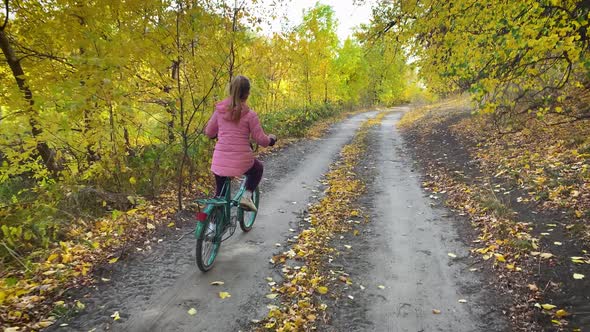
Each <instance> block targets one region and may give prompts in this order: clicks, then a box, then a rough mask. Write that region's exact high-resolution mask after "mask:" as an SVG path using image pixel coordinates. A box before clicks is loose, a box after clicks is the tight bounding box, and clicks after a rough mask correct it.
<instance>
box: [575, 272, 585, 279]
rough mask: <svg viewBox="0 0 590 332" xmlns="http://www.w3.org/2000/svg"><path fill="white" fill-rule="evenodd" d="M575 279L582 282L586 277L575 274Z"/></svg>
mask: <svg viewBox="0 0 590 332" xmlns="http://www.w3.org/2000/svg"><path fill="white" fill-rule="evenodd" d="M574 279H576V280H582V279H584V275H583V274H581V273H574Z"/></svg>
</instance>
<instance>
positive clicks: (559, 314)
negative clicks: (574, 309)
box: [555, 309, 569, 318]
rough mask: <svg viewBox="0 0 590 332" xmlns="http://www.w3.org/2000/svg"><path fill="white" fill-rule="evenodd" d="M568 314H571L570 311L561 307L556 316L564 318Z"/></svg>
mask: <svg viewBox="0 0 590 332" xmlns="http://www.w3.org/2000/svg"><path fill="white" fill-rule="evenodd" d="M568 315H569V313H568V312H567V311H565V310H563V309H559V310H557V311H556V312H555V317H557V318H563V317H565V316H568Z"/></svg>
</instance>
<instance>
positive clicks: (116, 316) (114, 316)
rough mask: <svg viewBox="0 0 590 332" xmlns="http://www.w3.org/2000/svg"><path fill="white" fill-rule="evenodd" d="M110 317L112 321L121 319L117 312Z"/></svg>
mask: <svg viewBox="0 0 590 332" xmlns="http://www.w3.org/2000/svg"><path fill="white" fill-rule="evenodd" d="M111 317H112V318H113V320H119V319H121V316H120V315H119V312H118V311H115V313H114V314H112V315H111Z"/></svg>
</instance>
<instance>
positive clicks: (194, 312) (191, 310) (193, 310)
mask: <svg viewBox="0 0 590 332" xmlns="http://www.w3.org/2000/svg"><path fill="white" fill-rule="evenodd" d="M187 312H188V314H189V315H191V316H194V315H196V314H197V309H195V308H190V309H188V311H187Z"/></svg>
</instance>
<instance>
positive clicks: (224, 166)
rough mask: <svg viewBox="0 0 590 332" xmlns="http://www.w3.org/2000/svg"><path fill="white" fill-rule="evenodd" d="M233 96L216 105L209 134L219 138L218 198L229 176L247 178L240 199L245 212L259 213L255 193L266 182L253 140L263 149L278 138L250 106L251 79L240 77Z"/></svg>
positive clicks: (216, 162) (215, 170)
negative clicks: (263, 127)
mask: <svg viewBox="0 0 590 332" xmlns="http://www.w3.org/2000/svg"><path fill="white" fill-rule="evenodd" d="M229 94H230V95H229V97H228V98H226V99H224V100H223V101H221V102H219V103H217V104H216V105H215V112H213V115H212V116H211V119H209V122H208V123H207V127H206V128H205V134H206V135H207V136H209V137H210V138H216V137H217V144H215V151H214V152H213V161H212V163H211V171H212V172H213V174H214V175H215V196H216V197H217V196H219V195H220V194H221V190H222V188H223V184H224V183H225V180H226V178H227V177H231V176H240V175H246V176H247V179H246V192H245V194H244V195H242V198H241V199H240V206H241V207H242V208H244V209H247V210H251V211H256V206H255V205H254V202H252V198H251V197H252V192H253V191H254V190H255V189H256V187H257V186H258V184H259V183H260V180H261V179H262V172H263V166H262V163H261V162H260V161H259V160H258V159H256V158H255V157H254V152H253V151H252V148H251V146H250V137H252V139H253V140H254V141H255V142H256V143H257V144H258V145H261V146H264V147H266V146H273V145H274V144H275V142H276V140H277V138H276V136H274V135H266V134H265V133H264V130H263V129H262V127H261V126H260V121H259V120H258V115H257V114H256V113H255V112H254V111H252V110H251V109H250V108H249V107H248V105H247V104H246V100H248V96H249V95H250V80H248V78H246V77H244V76H241V75H240V76H236V77H235V78H234V79H233V80H232V81H231V84H230V89H229Z"/></svg>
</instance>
